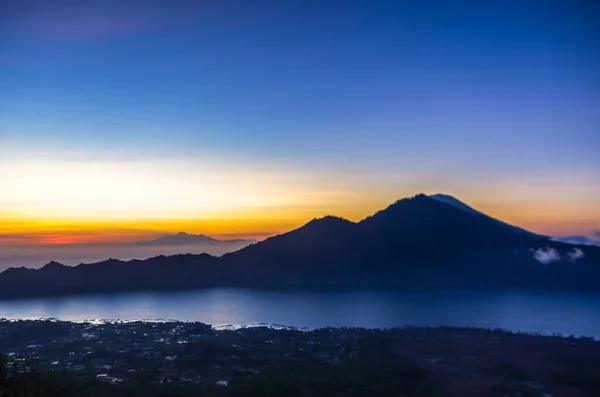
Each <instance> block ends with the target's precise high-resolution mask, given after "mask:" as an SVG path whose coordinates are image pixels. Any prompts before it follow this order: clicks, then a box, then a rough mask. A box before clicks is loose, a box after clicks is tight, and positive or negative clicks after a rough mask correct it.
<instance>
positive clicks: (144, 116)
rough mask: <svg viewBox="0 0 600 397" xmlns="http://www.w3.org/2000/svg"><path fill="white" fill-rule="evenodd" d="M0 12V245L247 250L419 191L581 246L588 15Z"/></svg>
mask: <svg viewBox="0 0 600 397" xmlns="http://www.w3.org/2000/svg"><path fill="white" fill-rule="evenodd" d="M434 5H435V6H434ZM1 10H2V12H0V75H2V76H3V77H2V79H0V91H1V92H2V93H3V95H2V96H0V223H1V224H2V228H1V231H0V248H1V249H3V250H6V248H7V247H10V248H13V247H15V246H16V247H24V248H23V249H25V250H31V249H38V248H35V247H44V248H43V249H42V248H40V249H41V250H42V252H48V250H52V249H58V248H52V247H51V246H56V247H64V246H70V245H72V244H79V245H83V246H86V244H88V245H90V244H91V245H94V244H121V243H123V242H130V241H138V240H145V239H152V238H156V237H158V236H160V235H164V234H173V233H176V232H179V231H185V232H188V233H199V234H205V235H209V236H211V237H215V238H219V239H236V238H240V239H264V238H265V237H267V236H270V235H274V234H278V233H282V232H285V231H288V230H291V229H293V228H296V227H298V226H300V225H302V224H303V223H306V222H307V221H309V220H310V219H312V218H314V217H321V216H324V215H327V214H331V215H337V216H342V217H345V218H347V219H350V220H353V221H358V220H360V219H362V218H364V217H365V216H367V215H369V214H371V213H373V212H375V211H376V210H379V209H381V208H384V207H385V206H387V205H388V204H390V203H392V202H394V201H395V200H397V199H400V198H402V197H407V196H412V195H414V194H416V193H419V192H423V193H426V194H435V193H448V194H451V195H453V196H455V197H457V198H459V199H460V200H463V201H464V202H466V203H468V204H469V205H471V206H473V207H474V208H476V209H477V210H480V211H482V212H485V213H486V214H488V215H490V216H493V217H495V218H498V219H501V220H503V221H505V222H508V223H510V224H513V225H517V226H520V227H523V228H525V229H527V230H530V231H532V232H535V233H539V234H543V235H550V236H570V235H583V236H587V237H590V238H597V234H598V229H600V175H599V172H598V170H600V156H598V153H599V152H600V142H599V137H598V126H599V125H600V117H599V116H598V113H597V109H598V108H600V102H599V98H600V97H599V95H598V94H599V93H600V76H599V74H598V70H600V67H599V66H600V54H599V53H598V51H597V48H598V45H599V44H600V28H599V26H600V12H599V9H598V5H596V4H593V3H592V2H586V1H583V0H582V1H574V2H569V3H566V2H559V3H553V4H547V5H545V6H544V7H541V6H540V5H539V2H535V1H532V0H526V1H515V0H511V1H504V2H501V1H491V2H485V4H481V2H475V1H465V2H461V6H460V7H459V6H458V5H450V4H448V3H445V2H436V1H424V2H420V3H419V4H412V5H408V4H405V3H402V2H398V3H393V4H389V2H383V1H370V2H366V1H365V2H360V1H325V2H322V1H303V2H296V1H292V2H286V3H285V6H284V5H283V3H281V2H276V1H259V2H253V4H252V5H250V4H248V3H246V2H241V1H219V2H216V1H199V2H198V1H179V2H177V3H166V2H159V1H144V2H141V1H136V0H125V1H119V2H116V1H115V2H94V1H82V2H72V1H68V0H58V1H54V2H51V3H48V2H45V1H41V0H27V1H16V0H9V1H8V2H5V3H3V5H2V6H1ZM595 236H596V237H595ZM32 247H33V248H32ZM87 254H90V252H89V251H86V252H85V253H84V254H82V255H83V256H84V257H85V255H87ZM108 256H110V254H108ZM36 258H37V257H36ZM17 259H19V258H17ZM21 259H22V257H21ZM48 259H53V258H48ZM5 260H6V259H5ZM11 260H12V259H11ZM19 260H20V259H19ZM44 262H45V261H41V262H40V264H42V263H44ZM11 264H12V263H11Z"/></svg>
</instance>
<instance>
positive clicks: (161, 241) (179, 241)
mask: <svg viewBox="0 0 600 397" xmlns="http://www.w3.org/2000/svg"><path fill="white" fill-rule="evenodd" d="M255 242H256V240H241V239H235V240H217V239H215V238H212V237H208V236H205V235H203V234H188V233H184V232H179V233H177V234H168V235H165V236H161V237H158V238H156V239H154V240H142V241H134V242H131V243H125V244H129V245H137V246H155V247H156V246H164V245H169V246H174V245H194V244H230V243H236V244H237V243H248V244H251V243H255Z"/></svg>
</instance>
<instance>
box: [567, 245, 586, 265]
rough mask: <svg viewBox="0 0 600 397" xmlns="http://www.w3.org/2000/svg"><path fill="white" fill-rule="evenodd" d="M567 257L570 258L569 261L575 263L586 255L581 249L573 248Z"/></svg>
mask: <svg viewBox="0 0 600 397" xmlns="http://www.w3.org/2000/svg"><path fill="white" fill-rule="evenodd" d="M567 255H568V256H569V260H570V261H571V262H575V261H577V260H578V259H581V258H583V257H585V254H584V253H583V251H582V250H580V249H579V248H573V251H569V252H568V253H567Z"/></svg>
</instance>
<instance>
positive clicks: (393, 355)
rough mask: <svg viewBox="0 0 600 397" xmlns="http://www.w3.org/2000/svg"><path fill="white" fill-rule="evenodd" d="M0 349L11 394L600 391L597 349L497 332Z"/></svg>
mask: <svg viewBox="0 0 600 397" xmlns="http://www.w3.org/2000/svg"><path fill="white" fill-rule="evenodd" d="M0 352H4V353H5V355H6V363H7V367H8V374H7V375H6V372H5V376H4V377H3V376H2V371H1V370H0V395H2V394H1V393H2V390H3V389H4V391H5V392H7V393H8V394H4V395H8V396H15V397H16V396H28V397H29V396H34V395H35V396H38V397H46V396H48V397H49V396H90V397H94V396H132V397H134V396H149V397H150V396H263V397H275V396H281V397H284V396H285V397H293V396H296V397H301V396H302V397H304V396H384V397H385V396H390V397H391V396H394V397H398V396H429V397H437V396H440V397H441V396H471V397H478V396H481V397H483V396H486V397H505V396H506V397H508V396H517V395H519V396H531V397H542V396H547V395H552V396H555V397H561V396H565V397H592V396H598V395H600V382H599V380H598V377H597V374H598V373H600V342H597V341H593V340H591V339H585V338H579V339H578V338H573V337H569V338H563V337H559V336H552V337H551V336H535V335H525V334H513V333H508V332H504V331H499V330H496V331H491V330H482V329H467V328H403V329H389V330H374V329H360V328H343V329H339V328H325V329H317V330H313V331H299V330H289V329H281V330H276V329H271V328H266V327H258V328H242V329H230V330H215V329H212V328H211V327H210V326H209V325H206V324H200V323H143V322H135V323H111V324H89V323H68V322H50V321H19V322H6V321H5V322H2V321H0ZM26 370H27V372H26Z"/></svg>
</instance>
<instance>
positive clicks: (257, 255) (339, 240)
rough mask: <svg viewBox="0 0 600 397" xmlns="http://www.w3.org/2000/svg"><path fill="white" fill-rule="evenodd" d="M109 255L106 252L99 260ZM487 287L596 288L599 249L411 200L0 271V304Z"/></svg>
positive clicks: (455, 208)
mask: <svg viewBox="0 0 600 397" xmlns="http://www.w3.org/2000/svg"><path fill="white" fill-rule="evenodd" d="M108 255H109V253H107V256H108ZM432 285H435V286H470V287H472V286H489V287H526V288H569V289H595V290H598V289H600V247H590V246H575V245H571V244H565V243H561V242H556V241H552V240H550V239H548V238H546V237H543V236H537V235H534V234H532V233H529V232H526V231H524V230H523V229H520V228H516V227H512V226H510V225H507V224H505V223H503V222H500V221H498V220H495V219H493V218H490V217H487V216H485V215H483V214H481V213H478V212H474V211H472V210H464V209H461V208H460V207H459V206H457V205H454V204H453V203H448V202H444V201H440V200H439V199H435V198H431V197H427V196H425V195H418V196H416V197H413V198H409V199H403V200H400V201H398V202H396V203H394V204H392V205H391V206H389V207H388V208H386V209H385V210H382V211H379V212H378V213H376V214H374V215H373V216H370V217H368V218H366V219H364V220H362V221H360V222H358V223H354V222H350V221H347V220H345V219H342V218H336V217H332V216H328V217H325V218H321V219H315V220H313V221H311V222H309V223H307V224H306V225H304V226H302V227H300V228H299V229H296V230H293V231H291V232H288V233H285V234H282V235H278V236H275V237H272V238H269V239H267V240H265V241H263V242H260V243H256V244H252V245H250V246H248V247H245V248H243V249H240V250H238V251H236V252H233V253H230V254H226V255H224V256H222V257H219V258H217V257H213V256H210V255H207V254H201V255H175V256H170V257H165V256H159V257H155V258H150V259H148V260H143V261H140V260H133V261H129V262H122V261H118V260H108V261H104V262H100V263H95V264H85V265H79V266H75V267H67V266H63V265H61V264H60V263H56V262H51V263H49V264H48V265H46V266H45V267H43V268H42V269H39V270H31V269H24V268H18V269H15V268H12V269H8V270H6V271H5V272H3V273H0V298H16V297H25V296H35V295H55V294H71V293H89V292H116V291H133V290H144V289H182V288H202V287H219V286H244V287H255V286H260V287H263V286H264V287H331V286H342V287H356V286H360V287H385V288H400V287H402V288H406V287H422V286H432Z"/></svg>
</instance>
